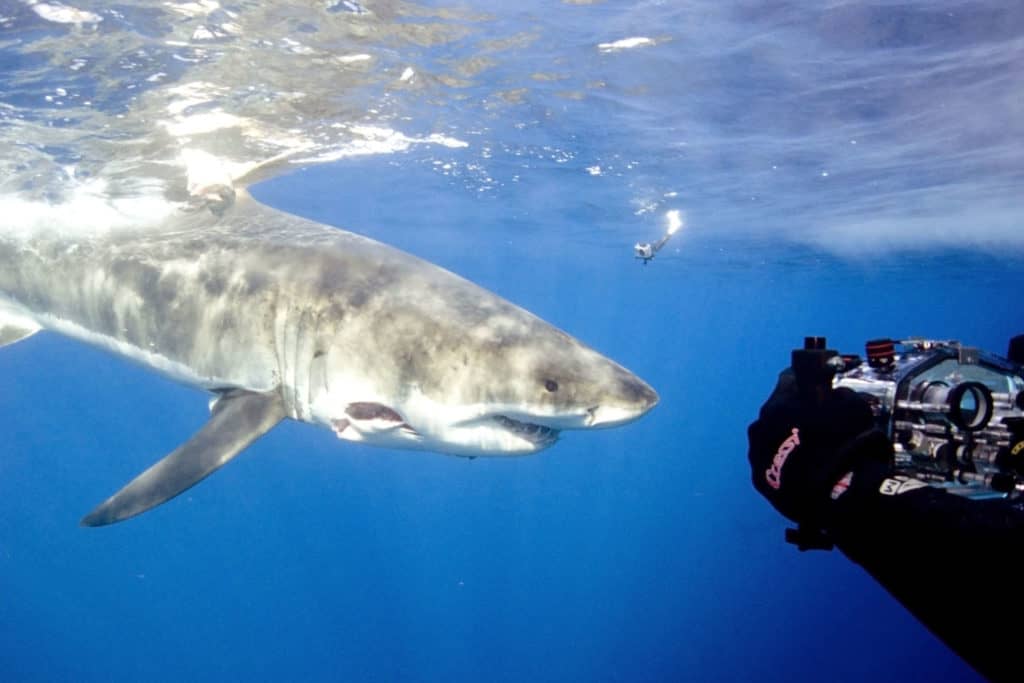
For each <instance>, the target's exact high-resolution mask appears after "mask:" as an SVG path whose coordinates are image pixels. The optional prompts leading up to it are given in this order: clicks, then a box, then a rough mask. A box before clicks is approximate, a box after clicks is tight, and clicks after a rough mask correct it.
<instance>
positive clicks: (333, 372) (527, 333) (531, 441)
mask: <svg viewBox="0 0 1024 683" xmlns="http://www.w3.org/2000/svg"><path fill="white" fill-rule="evenodd" d="M481 292H482V290H480V291H475V292H474V293H475V294H476V295H477V297H478V298H477V299H475V300H474V301H473V302H472V306H470V305H468V304H464V305H459V303H458V301H459V298H458V297H457V296H456V297H453V296H449V297H446V298H444V299H443V300H435V301H433V302H429V303H427V297H426V296H425V295H424V296H423V297H421V300H420V301H417V302H415V303H416V305H415V306H413V305H405V306H398V305H396V304H395V302H391V306H390V307H389V308H388V309H387V310H382V311H380V312H378V313H377V314H375V315H372V316H370V317H367V318H365V321H366V324H367V325H370V324H371V322H370V321H372V328H373V329H372V333H370V334H366V330H362V331H360V330H353V329H351V326H352V325H358V324H359V321H350V323H351V325H350V327H349V328H347V329H344V330H343V332H342V333H341V334H340V335H339V337H338V338H337V339H335V343H333V344H332V345H331V346H330V348H329V349H328V350H327V351H326V353H325V354H324V357H323V358H322V362H321V363H320V364H319V367H318V364H317V363H314V366H313V367H314V370H313V373H312V374H313V380H312V381H311V393H310V399H311V407H312V418H313V421H315V422H319V423H322V424H326V425H327V426H329V427H331V428H332V429H333V430H334V431H335V432H336V433H337V434H338V436H339V437H341V438H343V439H348V440H353V441H362V442H366V443H371V444H376V445H382V446H389V447H396V448H420V449H427V450H431V451H439V452H444V453H453V454H457V455H469V456H477V455H519V454H528V453H534V452H536V451H539V450H541V449H543V448H546V447H548V446H550V445H551V444H553V443H554V442H555V441H556V440H557V439H558V437H559V433H560V432H561V431H562V430H567V429H594V428H602V427H614V426H617V425H622V424H625V423H627V422H630V421H631V420H635V419H636V418H638V417H640V416H641V415H643V414H644V413H646V412H647V411H649V410H650V409H651V408H652V407H654V405H655V404H656V403H657V402H658V395H657V393H655V391H654V390H653V389H652V388H651V387H650V386H648V385H647V384H646V383H645V382H644V381H643V380H641V379H640V378H638V377H637V376H635V375H634V374H632V373H631V372H629V371H628V370H626V369H625V368H623V367H622V366H620V365H618V364H617V363H615V362H613V361H611V360H609V359H608V358H606V357H604V356H602V355H601V354H600V353H598V352H596V351H594V350H593V349H591V348H588V347H587V346H585V345H583V344H582V343H580V342H579V341H577V340H576V339H574V338H572V337H570V336H569V335H567V334H565V333H564V332H562V331H561V330H558V329H557V328H555V327H553V326H551V325H549V324H547V323H545V322H544V321H542V320H540V319H538V318H537V317H535V316H533V315H531V314H530V313H527V312H526V311H524V310H522V309H519V308H518V307H515V306H513V305H511V304H509V303H507V302H505V301H503V300H500V299H497V297H493V296H492V295H487V296H483V294H482V293H481ZM481 297H482V298H481ZM440 301H443V302H444V303H443V304H441V303H439V302H440ZM406 303H409V302H406ZM367 339H370V340H372V344H370V345H364V344H362V343H361V341H357V340H367Z"/></svg>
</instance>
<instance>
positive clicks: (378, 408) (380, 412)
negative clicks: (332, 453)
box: [331, 401, 417, 437]
mask: <svg viewBox="0 0 1024 683" xmlns="http://www.w3.org/2000/svg"><path fill="white" fill-rule="evenodd" d="M345 414H346V415H348V416H349V417H350V418H352V420H379V421H380V422H383V423H392V424H391V425H389V426H387V427H385V428H386V429H396V428H397V429H402V430H404V431H406V432H409V433H410V434H416V433H417V432H416V430H415V429H414V428H413V427H412V425H410V424H409V423H408V422H406V421H405V419H403V418H402V416H401V415H399V414H398V412H397V411H395V410H394V409H393V408H389V407H387V406H386V405H384V404H382V403H374V402H371V401H356V402H355V403H349V404H348V406H347V407H346V408H345ZM352 420H349V419H348V418H341V419H338V420H333V421H332V422H331V426H332V428H333V429H334V433H335V434H337V435H338V436H339V437H340V436H341V435H342V433H344V431H345V430H346V429H348V428H349V426H351V425H352Z"/></svg>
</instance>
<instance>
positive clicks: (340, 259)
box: [0, 190, 658, 526]
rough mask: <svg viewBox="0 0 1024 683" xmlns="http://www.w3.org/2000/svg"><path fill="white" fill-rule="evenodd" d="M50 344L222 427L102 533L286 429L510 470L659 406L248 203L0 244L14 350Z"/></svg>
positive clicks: (588, 353) (401, 261)
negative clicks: (162, 383) (188, 401)
mask: <svg viewBox="0 0 1024 683" xmlns="http://www.w3.org/2000/svg"><path fill="white" fill-rule="evenodd" d="M39 330H50V331H52V332H55V333H58V334H62V335H66V336H68V337H71V338H74V339H77V340H80V341H83V342H86V343H88V344H92V345H95V346H98V347H100V348H103V349H106V350H107V351H110V352H113V353H114V354H117V355H118V356H121V357H124V358H127V359H130V360H132V361H135V362H137V363H141V364H142V365H144V366H146V367H148V368H150V369H152V370H154V371H156V372H159V373H161V374H162V375H165V376H167V377H170V378H172V379H174V380H176V381H178V382H182V383H184V384H186V385H188V386H191V387H194V388H196V389H200V390H203V391H205V392H209V393H210V394H211V395H212V400H211V415H210V418H209V421H208V422H207V423H206V424H205V425H204V426H203V427H202V428H201V429H200V430H199V431H198V432H197V433H196V434H195V435H193V436H192V437H191V438H190V439H189V440H187V441H186V442H185V443H184V444H182V445H181V446H180V447H178V448H177V449H175V450H174V451H173V452H171V453H170V454H169V455H167V456H166V457H164V458H163V459H162V460H160V461H159V462H157V463H156V464H154V465H153V466H152V467H150V468H149V469H147V470H146V471H144V472H143V473H142V474H140V475H139V476H138V477H136V478H135V479H134V480H132V481H131V482H129V483H128V484H127V485H126V486H125V487H124V488H122V489H121V490H120V491H118V492H117V493H116V494H114V495H113V496H111V497H110V498H109V499H107V500H106V501H105V502H103V503H102V504H100V505H99V506H97V507H96V508H95V509H94V510H93V511H92V512H90V513H89V514H88V515H86V516H85V517H84V518H83V519H82V524H83V525H87V526H100V525H105V524H110V523H113V522H119V521H122V520H125V519H128V518H130V517H133V516H135V515H138V514H140V513H142V512H145V511H146V510H149V509H151V508H153V507H154V506H157V505H159V504H161V503H163V502H165V501H167V500H169V499H170V498H172V497H174V496H176V495H178V494H179V493H181V492H182V491H184V490H186V489H188V488H189V487H191V486H193V485H194V484H196V483H198V482H199V481H200V480H202V479H203V478H204V477H206V476H207V475H209V474H211V473H212V472H213V471H215V470H216V469H218V468H219V467H221V466H222V465H224V464H226V463H227V462H228V461H229V460H231V459H232V458H233V457H235V456H236V455H238V454H239V453H240V452H241V451H242V450H244V449H245V448H246V447H247V446H248V445H249V444H251V443H252V442H253V441H255V440H256V439H258V438H259V437H260V436H261V435H263V434H264V433H266V432H267V431H268V430H270V429H272V428H273V427H274V426H275V425H276V424H277V423H279V422H280V421H282V420H284V419H286V418H290V419H293V420H300V421H303V422H309V423H313V424H316V425H320V426H323V427H326V428H328V429H331V430H333V431H334V432H335V433H336V434H337V435H338V436H339V437H340V438H342V439H346V440H350V441H359V442H364V443H367V444H373V445H377V446H385V447H390V448H402V449H407V448H408V449H424V450H429V451H436V452H441V453H449V454H455V455H462V456H501V455H521V454H528V453H535V452H537V451H540V450H542V449H544V448H546V447H548V446H550V445H552V444H553V443H554V442H555V441H556V440H557V438H558V436H559V432H560V431H562V430H567V429H592V428H600V427H613V426H616V425H622V424H625V423H627V422H630V421H631V420H634V419H636V418H638V417H640V416H641V415H643V414H644V413H646V412H647V411H649V410H650V409H651V408H652V407H653V406H654V405H655V404H656V403H657V401H658V396H657V394H656V393H655V391H654V390H653V389H652V388H651V387H650V386H648V384H646V383H645V382H644V381H642V380H641V379H639V378H638V377H636V376H635V375H634V374H632V373H631V372H629V371H628V370H626V369H625V368H623V367H622V366H620V365H618V364H617V363H615V362H613V361H611V360H609V359H608V358H606V357H604V356H602V355H601V354H599V353H598V352H596V351H594V350H593V349H591V348H589V347H587V346H585V345H584V344H582V343H581V342H579V341H578V340H576V339H574V338H573V337H571V336H569V335H568V334H566V333H565V332H563V331H561V330H559V329H557V328H556V327H554V326H552V325H550V324H548V323H547V322H545V321H543V320H541V319H540V318H538V317H537V316H535V315H533V314H531V313H529V312H527V311H525V310H523V309H522V308H520V307H518V306H516V305H514V304H512V303H510V302H508V301H506V300H505V299H503V298H501V297H499V296H497V295H495V294H493V293H491V292H489V291H487V290H485V289H483V288H481V287H479V286H477V285H475V284H473V283H471V282H469V281H467V280H465V279H463V278H461V277H459V276H457V275H455V274H453V273H451V272H449V271H447V270H445V269H443V268H441V267H439V266H436V265H434V264H432V263H429V262H427V261H425V260H422V259H420V258H417V257H415V256H412V255H410V254H407V253H405V252H402V251H400V250H398V249H395V248H392V247H390V246H387V245H385V244H382V243H379V242H376V241H374V240H372V239H369V238H366V237H363V236H360V235H357V234H354V233H351V232H347V231H345V230H342V229H339V228H336V227H333V226H327V225H323V224H320V223H316V222H313V221H310V220H306V219H303V218H300V217H298V216H295V215H291V214H287V213H284V212H281V211H278V210H275V209H272V208H270V207H268V206H266V205H263V204H261V203H259V202H258V201H256V200H255V199H253V198H252V197H251V196H250V195H249V194H248V193H246V192H245V191H244V190H239V191H238V192H237V195H235V196H234V197H232V198H231V201H229V202H226V205H225V206H219V207H217V210H216V211H211V210H208V209H207V208H202V207H199V208H197V207H193V208H191V209H189V210H180V211H177V212H176V213H174V214H173V215H172V216H171V217H169V218H166V219H163V220H162V221H161V223H160V224H159V225H156V226H149V227H146V228H145V229H142V228H138V227H136V228H124V229H111V230H109V231H106V232H102V233H98V234H94V235H92V236H89V237H81V236H79V237H76V238H71V237H69V236H67V235H62V234H60V233H59V232H48V231H45V230H39V231H35V232H33V233H31V234H27V235H18V236H11V235H6V236H5V235H3V234H0V346H3V345H6V344H11V343H14V342H17V341H20V340H22V339H25V338H27V337H30V336H31V335H32V334H34V333H36V332H37V331H39Z"/></svg>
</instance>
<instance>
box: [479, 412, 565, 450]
mask: <svg viewBox="0 0 1024 683" xmlns="http://www.w3.org/2000/svg"><path fill="white" fill-rule="evenodd" d="M492 419H493V420H494V421H495V422H497V423H498V425H500V426H501V427H502V428H503V429H507V430H508V431H510V432H512V433H513V434H515V435H516V436H518V437H520V438H522V439H526V440H527V441H529V442H530V443H533V444H536V445H538V446H541V445H545V446H546V445H550V444H552V443H554V442H555V441H556V440H557V439H558V430H557V429H552V428H551V427H545V426H544V425H539V424H534V423H532V422H520V421H519V420H513V419H512V418H511V417H506V416H505V415H495V416H494V417H493V418H492Z"/></svg>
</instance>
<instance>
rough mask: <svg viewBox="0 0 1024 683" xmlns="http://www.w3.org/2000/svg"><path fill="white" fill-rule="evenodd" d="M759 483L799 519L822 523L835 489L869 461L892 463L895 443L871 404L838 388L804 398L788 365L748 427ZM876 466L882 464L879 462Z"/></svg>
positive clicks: (771, 499)
mask: <svg viewBox="0 0 1024 683" xmlns="http://www.w3.org/2000/svg"><path fill="white" fill-rule="evenodd" d="M747 437H748V439H749V443H750V450H749V453H748V457H749V460H750V468H751V475H752V477H753V482H754V488H756V489H757V490H758V492H759V493H760V494H761V495H763V496H764V497H765V498H767V499H768V501H769V502H770V503H771V504H772V505H773V506H774V507H775V509H776V510H778V511H779V512H781V513H782V514H783V515H785V516H786V517H788V518H789V519H790V520H792V521H794V522H797V523H798V524H806V525H809V526H820V525H822V524H823V519H824V516H825V514H826V511H827V507H828V504H829V502H830V501H831V493H832V489H833V487H834V486H835V484H836V482H838V481H839V479H841V478H842V477H843V476H844V475H845V474H846V473H847V472H851V471H853V470H854V469H856V468H857V467H858V465H860V464H861V463H863V462H865V461H872V462H874V463H879V464H882V465H885V466H886V468H887V467H888V465H889V463H891V459H892V443H891V442H890V441H889V440H888V439H887V438H886V436H885V434H883V433H882V432H881V431H879V430H877V429H876V428H875V425H874V419H873V417H872V414H871V407H870V406H869V405H868V403H867V401H866V400H864V399H863V398H862V397H861V396H860V395H858V394H857V393H856V392H854V391H851V390H850V389H846V388H839V389H835V390H832V391H830V392H828V394H827V396H826V398H825V400H824V401H823V402H821V403H817V402H815V401H811V400H807V399H805V398H803V397H802V396H801V395H800V393H799V392H798V391H797V388H796V380H795V378H794V376H793V372H792V370H789V369H787V370H785V371H783V373H782V374H781V375H780V376H779V382H778V384H777V385H776V387H775V390H774V391H773V392H772V395H771V396H770V397H769V398H768V401H767V402H766V403H765V404H764V406H762V408H761V413H760V416H759V417H758V419H757V420H756V421H755V422H753V423H752V424H751V425H750V427H749V428H748V429H747ZM876 469H877V468H876Z"/></svg>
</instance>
